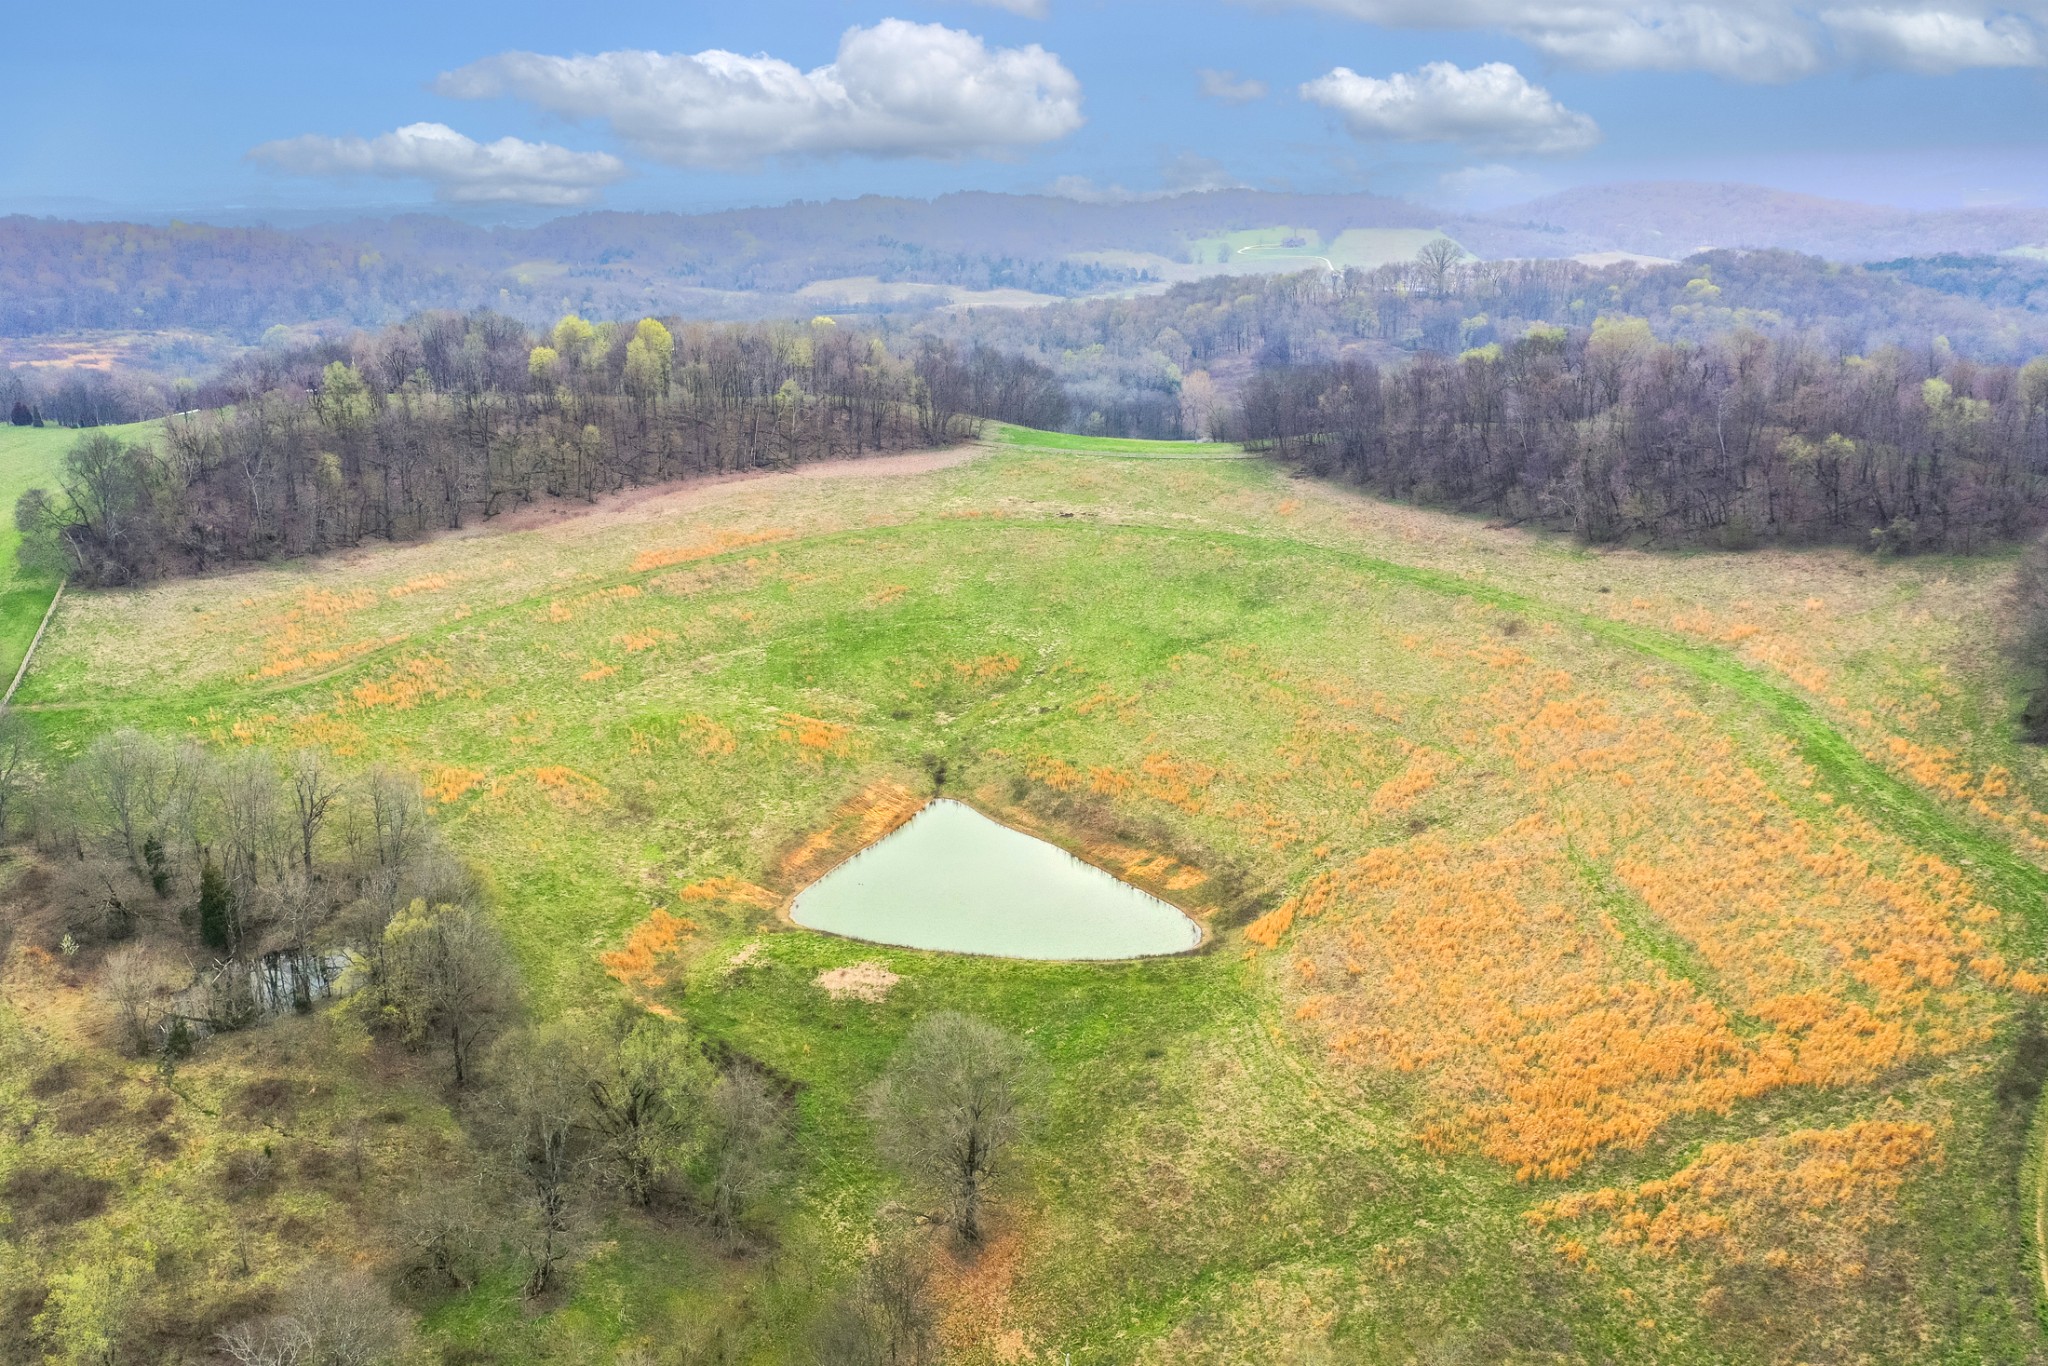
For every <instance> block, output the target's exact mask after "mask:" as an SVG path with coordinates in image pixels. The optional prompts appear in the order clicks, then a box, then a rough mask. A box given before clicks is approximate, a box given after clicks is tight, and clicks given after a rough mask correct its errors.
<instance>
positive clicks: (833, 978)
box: [814, 963, 903, 1004]
mask: <svg viewBox="0 0 2048 1366" xmlns="http://www.w3.org/2000/svg"><path fill="white" fill-rule="evenodd" d="M902 980H903V979H902V978H901V977H898V976H897V975H896V974H895V973H893V972H891V971H889V969H887V968H885V967H883V966H882V965H881V964H880V963H855V964H853V965H851V966H850V967H843V968H831V969H829V970H827V971H825V972H821V973H819V974H818V975H817V977H816V978H815V979H814V984H815V985H816V986H818V987H820V988H821V989H823V991H824V993H825V994H826V995H827V996H830V997H831V998H832V999H833V1000H835V1001H868V1002H872V1003H877V1004H879V1003H880V1002H882V1001H886V1000H888V999H889V992H890V990H891V989H892V988H893V987H895V985H896V984H897V983H898V982H900V981H902Z"/></svg>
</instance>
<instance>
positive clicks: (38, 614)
mask: <svg viewBox="0 0 2048 1366" xmlns="http://www.w3.org/2000/svg"><path fill="white" fill-rule="evenodd" d="M159 425H160V424H158V423H155V422H136V423H131V424H128V425H125V426H113V427H103V428H101V429H100V430H102V431H105V432H108V433H110V434H112V435H114V436H117V437H120V438H121V439H123V440H127V441H146V440H148V439H149V438H150V437H152V436H154V435H155V434H156V432H157V429H158V427H159ZM85 435H86V433H85V432H84V431H82V430H80V429H78V428H75V427H16V426H12V425H7V426H0V692H4V691H6V688H7V684H8V683H9V682H10V681H11V680H12V679H13V678H14V671H15V670H16V669H17V668H19V667H20V665H21V656H22V652H23V651H24V650H26V649H28V644H29V641H31V640H32V639H34V638H35V633H36V627H37V626H38V625H39V624H40V623H41V622H42V619H43V613H44V611H45V610H47V609H48V607H49V605H50V599H51V598H52V597H54V596H55V595H56V592H57V584H56V581H55V580H54V579H51V578H49V577H48V576H47V575H42V574H28V573H24V572H23V571H22V569H21V566H20V564H19V563H18V562H17V560H16V555H17V553H18V552H19V551H20V549H21V533H20V532H19V531H17V530H15V527H14V504H15V502H16V501H17V500H18V499H19V498H20V497H21V495H22V494H24V493H26V492H28V490H30V489H32V488H36V487H39V486H40V487H42V488H47V489H52V490H53V491H54V487H55V484H56V480H57V475H58V471H59V470H60V469H61V467H62V465H63V462H64V455H65V452H67V451H69V450H70V449H71V447H72V446H73V445H74V444H75V443H76V442H77V441H78V440H79V439H80V438H82V437H84V436H85Z"/></svg>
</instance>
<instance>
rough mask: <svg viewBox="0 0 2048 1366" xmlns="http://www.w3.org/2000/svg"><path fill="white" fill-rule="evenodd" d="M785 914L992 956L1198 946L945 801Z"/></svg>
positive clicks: (1077, 865)
mask: <svg viewBox="0 0 2048 1366" xmlns="http://www.w3.org/2000/svg"><path fill="white" fill-rule="evenodd" d="M789 915H790V919H792V920H794V921H795V922H796V923H797V924H799V925H803V926H805V927H807V928H809V929H813V930H824V931H826V932H827V933H830V934H841V935H845V936H847V937H848V938H851V939H866V940H870V941H872V942H874V943H877V944H896V945H901V946H902V947H905V948H913V949H943V950H945V951H946V952H949V953H980V954H990V955H994V956H997V957H1002V958H1040V959H1051V960H1059V961H1072V960H1087V959H1110V958H1144V957H1147V956H1149V955H1152V954H1161V953H1181V952H1183V951H1185V950H1187V949H1191V948H1193V947H1195V945H1197V944H1199V943H1201V942H1202V930H1201V927H1200V926H1199V925H1197V924H1195V922H1194V921H1192V920H1190V919H1188V917H1187V916H1185V915H1183V914H1182V913H1181V912H1180V911H1179V910H1178V909H1176V908H1175V907H1173V906H1171V905H1168V904H1167V903H1166V902H1164V901H1161V900H1160V899H1159V898H1158V897H1156V896H1153V895H1152V894H1150V893H1149V892H1144V891H1140V890H1139V889H1138V888H1136V887H1133V886H1131V885H1130V884H1129V883H1128V882H1124V881H1121V880H1120V879H1118V878H1115V877H1112V876H1111V875H1110V874H1108V873H1105V872H1103V871H1102V870H1101V869H1100V868H1097V867H1095V866H1094V865H1092V864H1088V863H1083V862H1082V861H1081V860H1080V859H1077V858H1075V857H1074V856H1073V855H1072V854H1069V853H1068V852H1067V851H1066V850H1064V849H1061V848H1060V847H1059V846H1057V845H1053V844H1048V843H1046V842H1045V841H1044V840H1042V839H1037V838H1035V837H1033V836H1031V835H1027V834H1025V833H1024V832H1023V831H1021V830H1012V829H1011V828H1010V827H1009V826H1007V825H1002V824H999V823H997V822H995V821H992V820H990V819H989V818H988V817H987V816H984V815H982V814H981V813H980V812H979V811H976V810H975V809H974V808H973V807H971V806H968V805H966V804H965V803H962V802H956V801H950V800H948V799H945V798H940V799H939V800H937V801H934V802H932V803H931V804H930V805H929V806H927V807H925V808H924V810H922V811H920V812H918V813H917V815H916V816H914V817H912V818H911V820H910V822H909V823H908V824H906V825H904V826H902V827H901V828H900V829H898V830H897V831H896V832H895V833H894V834H891V835H889V836H888V837H886V838H884V839H881V840H878V841H876V842H875V843H874V844H871V845H869V846H868V847H867V848H866V849H864V850H862V851H861V852H860V853H858V854H855V855H854V856H853V857H852V858H850V859H848V860H847V861H846V862H844V863H842V864H840V865H839V866H838V867H837V868H834V869H833V870H832V871H831V872H829V873H827V874H826V875H825V876H824V877H822V878H819V879H818V880H817V881H816V882H814V883H812V884H811V885H810V886H809V887H807V888H805V889H804V891H803V892H802V893H801V894H800V895H799V896H798V897H797V899H796V901H795V903H794V904H793V905H791V907H790V910H789Z"/></svg>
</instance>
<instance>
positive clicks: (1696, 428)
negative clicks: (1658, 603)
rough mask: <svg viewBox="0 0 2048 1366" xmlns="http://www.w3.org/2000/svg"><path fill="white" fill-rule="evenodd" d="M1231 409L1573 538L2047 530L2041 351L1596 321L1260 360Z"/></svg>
mask: <svg viewBox="0 0 2048 1366" xmlns="http://www.w3.org/2000/svg"><path fill="white" fill-rule="evenodd" d="M1238 420H1239V422H1240V423H1241V434H1242V435H1243V436H1244V437H1245V438H1246V439H1247V440H1248V441H1250V442H1251V443H1253V444H1254V445H1255V446H1257V447H1259V448H1261V449H1265V450H1269V451H1271V452H1273V453H1274V454H1276V455H1278V456H1279V457H1281V458H1283V459H1289V460H1295V461H1299V462H1301V463H1302V464H1303V465H1305V466H1306V467H1307V468H1309V469H1310V470H1313V471H1314V472H1316V473H1318V474H1326V475H1332V476H1336V477H1339V478H1343V479H1347V480H1350V481H1353V482H1356V483H1358V484H1361V485H1363V486H1365V487H1367V488H1370V489H1372V490H1373V491H1374V492H1376V493H1380V494H1382V495H1385V496H1388V497H1394V498H1403V499H1413V500H1417V501H1422V502H1428V503H1432V504H1437V505H1442V506H1449V507H1453V508H1457V509H1460V510H1463V511H1470V512H1484V513H1488V514H1492V515H1496V516H1502V517H1508V518H1512V519H1514V520H1516V521H1526V522H1535V523H1540V524H1543V525H1547V526H1553V527H1557V528H1559V529H1564V530H1569V531H1572V532H1574V533H1576V534H1577V535H1579V536H1580V537H1582V538H1584V539H1586V540H1589V541H1614V540H1621V539H1635V540H1648V541H1653V542H1658V543H1665V544H1700V543H1705V544H1717V545H1721V546H1724V547H1727V548H1729V549H1745V548H1747V547H1749V546H1751V545H1754V544H1756V543H1757V542H1759V541H1761V540H1771V541H1780V542H1789V543H1795V544H1797V543H1814V542H1834V543H1846V544H1851V545H1863V546H1868V547H1870V548H1873V549H1879V550H1889V551H1901V552H1904V551H1915V550H1933V549H1942V550H1960V551H1965V552H1967V551H1972V550H1980V549H1984V548H1986V547H1987V546H1990V545H1993V544H1998V543H2001V542H2008V541H2010V540H2012V539H2013V538H2015V537H2018V536H2020V535H2023V534H2025V533H2027V532H2029V531H2032V530H2034V529H2036V528H2038V527H2039V526H2041V525H2042V524H2043V523H2044V522H2048V360H2035V361H2031V362H2029V363H2028V364H2027V365H2026V366H2025V367H2024V368H2020V369H2014V368H2012V367H2005V366H1982V365H1976V364H1973V363H1971V362H1968V361H1961V360H1954V359H1948V360H1946V361H1945V362H1943V361H1941V360H1939V359H1938V358H1935V357H1930V356H1928V355H1926V354H1924V353H1923V354H1920V355H1914V354H1910V353H1907V352H1904V351H1897V350H1892V351H1884V352H1880V353H1878V354H1877V355H1875V356H1871V357H1868V358H1865V357H1849V358H1845V359H1837V358H1832V357H1829V356H1826V355H1823V354H1819V353H1816V352H1815V351H1814V350H1813V349H1812V348H1811V347H1809V346H1806V345H1803V344H1801V343H1799V342H1797V341H1791V340H1770V339H1767V338H1764V337H1762V336H1758V335H1755V334H1731V335H1729V336H1726V337H1723V338H1720V339H1717V340H1714V341H1711V342H1708V343H1705V344H1697V343H1690V342H1671V343H1667V342H1660V341H1658V340H1657V339H1656V338H1655V337H1654V336H1653V335H1652V334H1651V331H1650V329H1649V327H1648V326H1647V325H1646V324H1644V323H1643V322H1641V321H1640V320H1636V319H1632V320H1627V321H1603V322H1596V323H1595V324H1594V326H1593V327H1592V328H1591V329H1587V330H1571V331H1568V330H1565V329H1562V328H1535V329H1532V330H1530V331H1529V332H1527V333H1525V334H1523V335H1522V336H1521V337H1520V338H1518V339H1516V340H1514V341H1512V342H1509V343H1507V344H1506V345H1502V344H1500V343H1497V342H1494V343H1488V344H1486V345H1484V346H1481V347H1476V348H1473V349H1471V350H1468V351H1466V352H1465V353H1464V354H1463V355H1462V356H1461V357H1460V358H1458V359H1455V360H1453V359H1450V358H1447V357H1443V356H1438V355H1429V356H1424V357H1422V358H1420V359H1418V360H1417V361H1415V362H1414V363H1413V364H1411V365H1408V366H1406V367H1404V368H1402V369H1400V370H1397V371H1388V372H1382V371H1381V370H1379V369H1378V368H1376V367H1375V366H1373V365H1371V364H1370V363H1369V362H1363V361H1338V362H1326V363H1317V364H1305V365H1291V366H1273V367H1268V368H1265V369H1261V370H1260V371H1259V372H1258V373H1257V374H1256V375H1255V376H1254V377H1253V378H1252V379H1251V381H1250V382H1249V383H1248V384H1247V385H1246V386H1245V391H1244V396H1243V400H1242V405H1241V408H1240V410H1239V413H1238Z"/></svg>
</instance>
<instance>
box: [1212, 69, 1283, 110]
mask: <svg viewBox="0 0 2048 1366" xmlns="http://www.w3.org/2000/svg"><path fill="white" fill-rule="evenodd" d="M1195 79H1196V81H1197V82H1199V84H1200V86H1201V91H1202V97H1203V98H1204V99H1210V100H1221V101H1222V102H1223V103H1225V104H1250V103H1251V102H1252V101H1253V100H1263V99H1264V98H1266V83H1265V82H1264V81H1254V80H1243V81H1241V80H1239V79H1238V78H1237V73H1236V72H1235V71H1213V70H1211V69H1210V68H1208V67H1203V68H1202V69H1201V70H1199V71H1197V72H1196V73H1195Z"/></svg>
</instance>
